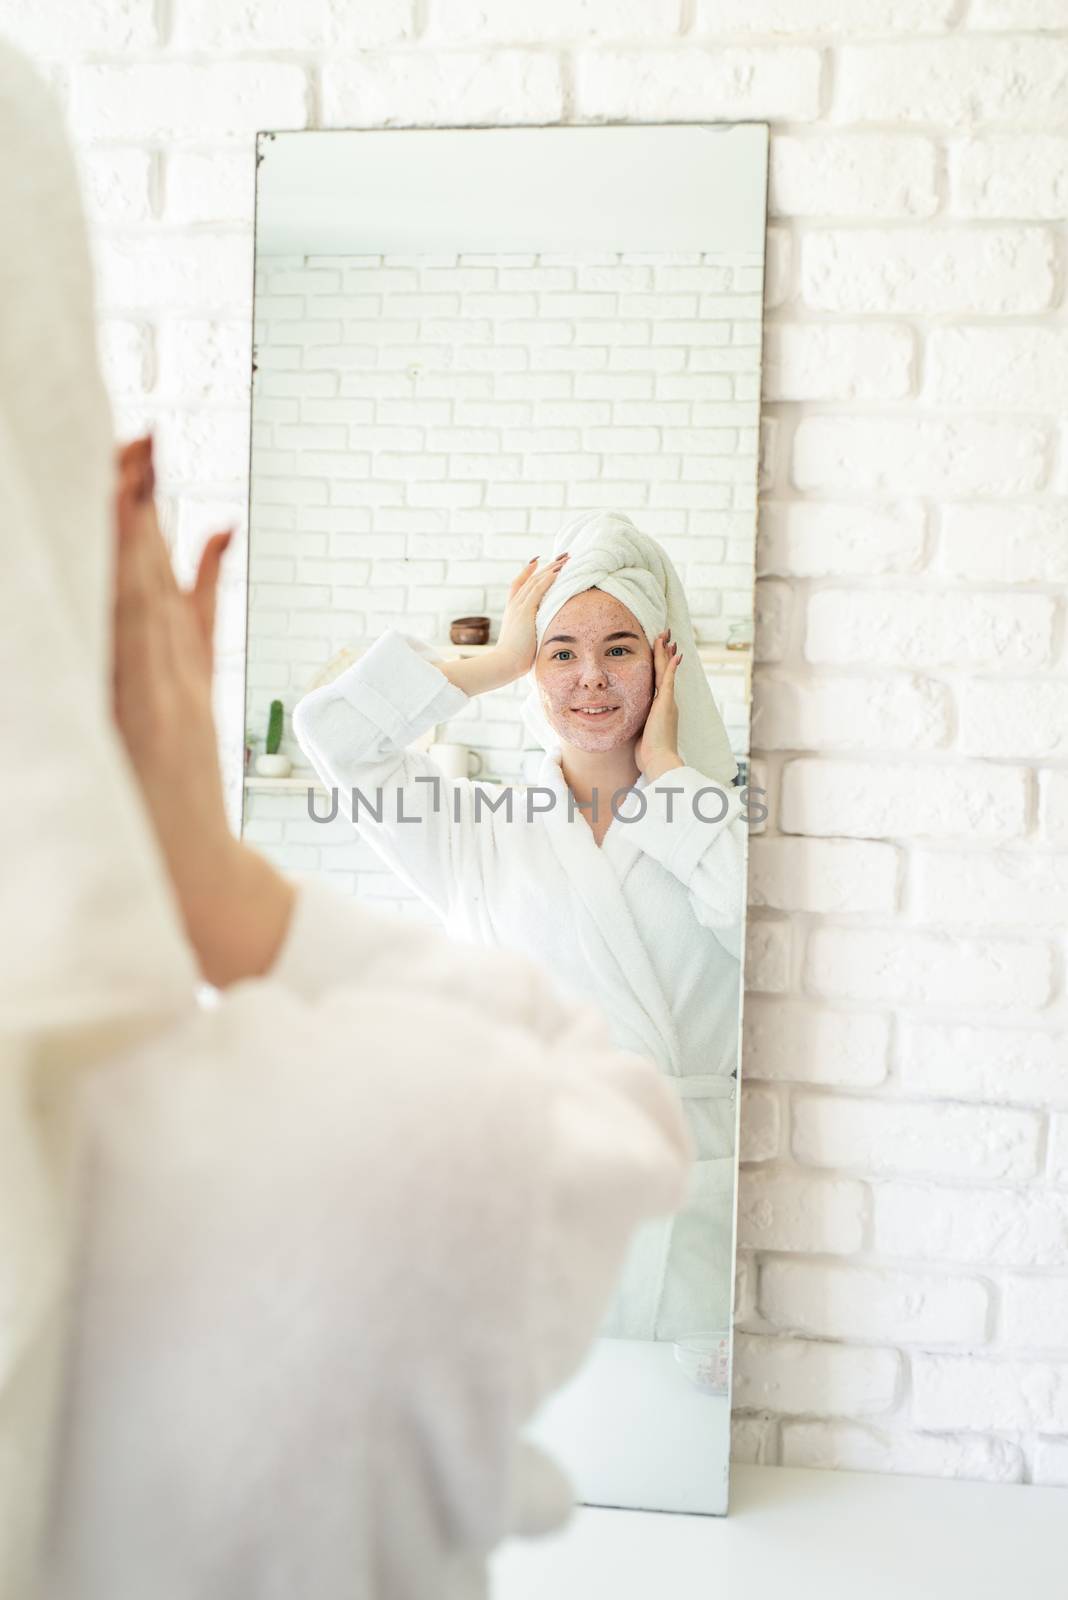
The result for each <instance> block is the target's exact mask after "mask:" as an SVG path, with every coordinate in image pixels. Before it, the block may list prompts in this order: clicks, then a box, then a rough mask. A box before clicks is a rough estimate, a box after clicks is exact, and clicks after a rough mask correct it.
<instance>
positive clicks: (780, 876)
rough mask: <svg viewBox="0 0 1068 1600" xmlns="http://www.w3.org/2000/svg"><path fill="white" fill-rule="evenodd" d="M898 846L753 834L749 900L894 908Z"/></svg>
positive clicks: (794, 906) (805, 907) (793, 907)
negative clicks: (756, 835)
mask: <svg viewBox="0 0 1068 1600" xmlns="http://www.w3.org/2000/svg"><path fill="white" fill-rule="evenodd" d="M899 870H900V868H899V860H898V851H897V850H896V849H895V848H894V846H893V845H889V844H873V843H870V842H867V841H860V840H852V839H796V838H765V839H754V840H753V841H752V842H751V844H750V847H749V904H750V905H753V906H767V907H770V908H771V909H772V910H774V911H816V912H833V911H842V912H853V911H893V910H894V908H895V906H896V904H897V892H898V891H897V885H898V875H899Z"/></svg>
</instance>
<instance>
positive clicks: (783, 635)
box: [753, 578, 793, 661]
mask: <svg viewBox="0 0 1068 1600" xmlns="http://www.w3.org/2000/svg"><path fill="white" fill-rule="evenodd" d="M792 613H793V595H792V594H791V593H790V590H789V588H788V587H787V585H786V584H785V583H774V582H770V581H769V580H768V579H766V578H765V579H764V581H763V582H762V583H758V584H757V585H756V598H755V611H754V615H755V624H756V642H755V645H754V650H753V653H754V656H755V658H756V660H757V661H781V660H782V657H783V654H784V652H785V650H786V642H787V637H788V634H789V629H790V622H791V617H792Z"/></svg>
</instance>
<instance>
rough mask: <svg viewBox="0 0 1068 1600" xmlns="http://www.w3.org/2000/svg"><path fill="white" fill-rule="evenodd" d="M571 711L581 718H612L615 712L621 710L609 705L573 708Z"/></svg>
mask: <svg viewBox="0 0 1068 1600" xmlns="http://www.w3.org/2000/svg"><path fill="white" fill-rule="evenodd" d="M571 709H572V711H574V712H575V713H576V714H577V715H578V716H580V717H610V716H611V715H612V712H613V711H618V710H619V707H618V706H609V705H600V706H572V707H571Z"/></svg>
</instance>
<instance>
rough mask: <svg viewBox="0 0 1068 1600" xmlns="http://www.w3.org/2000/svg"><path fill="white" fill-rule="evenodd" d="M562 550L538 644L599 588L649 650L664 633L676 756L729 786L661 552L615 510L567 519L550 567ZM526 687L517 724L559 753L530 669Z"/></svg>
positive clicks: (684, 609)
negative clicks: (669, 653)
mask: <svg viewBox="0 0 1068 1600" xmlns="http://www.w3.org/2000/svg"><path fill="white" fill-rule="evenodd" d="M565 550H567V551H570V560H569V561H567V562H566V563H565V565H564V567H563V569H562V571H561V572H560V574H559V576H558V577H557V579H556V581H555V582H554V583H553V584H552V585H551V586H550V588H549V589H548V591H547V593H546V594H545V595H544V597H543V599H542V602H541V605H540V606H539V607H538V614H537V617H536V619H535V630H536V633H537V642H538V645H539V646H540V645H541V641H542V638H543V637H544V634H545V629H546V628H547V627H548V625H549V623H550V621H551V620H552V618H553V617H554V616H555V615H556V613H557V612H558V611H559V610H560V608H561V606H563V605H565V604H566V603H567V601H568V600H570V599H572V597H573V596H574V595H576V594H581V593H582V592H583V591H584V590H585V589H603V590H604V592H605V593H606V594H610V595H612V596H613V597H614V598H615V599H616V600H619V601H620V602H621V603H622V604H623V605H625V606H626V607H627V610H628V611H630V612H631V613H632V614H633V616H634V617H635V618H636V620H637V621H638V622H639V623H640V624H641V628H642V631H643V633H644V634H645V637H646V638H647V639H648V641H649V644H650V646H651V645H652V644H653V641H654V640H655V638H656V636H657V634H659V633H662V632H663V631H664V629H665V628H670V629H671V638H672V641H673V642H674V643H675V644H677V645H678V647H679V650H680V651H681V652H682V661H681V663H680V665H679V668H678V671H677V672H676V675H675V701H676V704H677V705H678V708H679V756H680V757H681V759H682V761H683V762H684V764H685V765H686V766H688V767H694V768H695V769H696V770H697V771H698V772H702V773H704V774H705V776H706V777H708V778H711V779H712V780H713V781H714V782H716V783H720V784H723V785H724V786H726V785H728V784H731V783H733V781H734V778H735V776H736V775H737V772H738V764H737V762H736V761H735V759H734V756H733V754H732V752H731V746H730V740H729V739H728V737H727V730H726V728H725V727H724V726H723V718H722V717H721V716H720V714H719V708H718V707H717V705H716V702H715V699H714V697H713V694H712V690H711V689H710V688H709V686H708V679H707V678H706V677H705V671H704V668H703V666H702V665H701V661H700V658H699V656H698V654H697V642H696V639H695V638H694V631H693V623H692V621H691V620H690V609H689V606H688V605H687V604H686V595H685V592H684V590H683V587H682V583H681V581H680V579H679V575H678V573H677V572H676V571H675V568H674V566H673V565H672V563H671V561H670V559H669V557H668V555H667V553H666V552H665V551H664V549H663V548H662V547H661V546H660V545H659V544H658V543H657V541H656V540H655V539H653V538H650V536H649V535H648V534H646V533H642V532H641V531H640V530H639V529H638V528H636V527H635V525H634V523H633V522H632V521H631V520H630V518H629V517H628V516H626V515H625V513H623V512H622V511H583V512H580V513H579V515H578V516H575V517H571V518H569V520H568V521H567V522H565V523H564V524H563V526H562V527H561V528H560V529H559V530H558V531H557V534H556V538H555V540H554V541H553V550H552V556H551V557H550V560H552V559H554V558H555V557H556V556H558V555H562V554H563V553H564V551H565ZM530 680H531V687H530V692H529V694H528V695H527V697H526V699H525V701H524V702H523V720H524V721H525V723H526V725H527V727H528V729H529V730H530V732H531V733H532V734H533V736H534V737H535V739H537V741H538V743H539V744H540V745H541V746H542V748H543V749H545V750H559V748H560V737H559V735H558V734H557V733H556V732H555V730H554V729H553V728H552V726H551V725H550V723H549V721H548V719H547V718H546V716H545V713H544V711H543V709H542V705H541V696H540V694H539V692H538V687H537V683H536V682H535V680H534V673H533V670H532V671H531V673H530Z"/></svg>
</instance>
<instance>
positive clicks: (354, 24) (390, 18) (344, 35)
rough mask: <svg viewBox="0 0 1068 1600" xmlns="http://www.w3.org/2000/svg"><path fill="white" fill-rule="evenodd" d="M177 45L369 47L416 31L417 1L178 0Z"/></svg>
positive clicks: (194, 47)
mask: <svg viewBox="0 0 1068 1600" xmlns="http://www.w3.org/2000/svg"><path fill="white" fill-rule="evenodd" d="M173 6H174V28H173V38H174V43H175V46H176V47H177V48H178V49H180V50H205V51H207V50H211V51H229V50H247V51H250V52H259V51H264V50H285V51H289V52H297V51H302V50H329V51H333V50H368V49H373V48H374V47H375V46H376V45H383V44H392V43H394V42H395V41H396V40H399V39H404V38H407V37H408V36H409V35H410V34H411V33H412V32H413V31H414V25H413V18H412V9H413V8H412V0H360V3H359V5H341V6H339V5H337V4H335V3H333V0H301V4H300V6H299V7H296V6H293V5H290V4H289V3H288V0H246V3H244V4H242V5H239V6H235V5H225V4H224V5H220V4H219V0H173Z"/></svg>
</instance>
